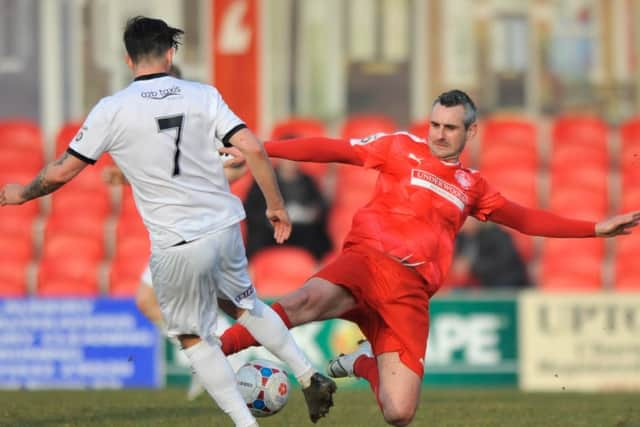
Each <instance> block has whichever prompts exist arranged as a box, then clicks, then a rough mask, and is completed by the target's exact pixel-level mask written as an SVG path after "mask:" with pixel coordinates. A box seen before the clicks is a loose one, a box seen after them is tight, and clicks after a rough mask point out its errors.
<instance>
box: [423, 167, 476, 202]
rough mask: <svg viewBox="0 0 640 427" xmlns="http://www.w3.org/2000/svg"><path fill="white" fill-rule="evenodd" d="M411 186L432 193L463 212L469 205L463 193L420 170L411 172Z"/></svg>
mask: <svg viewBox="0 0 640 427" xmlns="http://www.w3.org/2000/svg"><path fill="white" fill-rule="evenodd" d="M411 185H416V186H418V187H422V188H426V189H427V190H431V191H433V192H434V193H436V194H437V195H439V196H441V197H443V198H445V199H447V200H448V201H450V202H451V203H453V204H454V205H456V206H457V207H458V209H460V210H464V206H465V205H466V204H468V203H469V198H468V197H467V195H466V194H465V193H464V191H462V190H461V189H459V188H458V187H456V186H455V185H453V184H451V183H448V182H447V181H444V180H443V179H441V178H439V177H437V176H435V175H434V174H432V173H429V172H426V171H423V170H420V169H412V170H411Z"/></svg>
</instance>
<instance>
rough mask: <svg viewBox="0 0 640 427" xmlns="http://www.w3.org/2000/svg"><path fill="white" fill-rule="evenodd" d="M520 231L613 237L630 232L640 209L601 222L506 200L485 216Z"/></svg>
mask: <svg viewBox="0 0 640 427" xmlns="http://www.w3.org/2000/svg"><path fill="white" fill-rule="evenodd" d="M488 219H489V220H490V221H493V222H495V223H498V224H502V225H505V226H507V227H510V228H513V229H515V230H518V231H519V232H521V233H524V234H529V235H532V236H543V237H614V236H617V235H620V234H629V233H630V232H631V231H630V229H631V228H633V227H635V226H637V225H638V223H639V221H640V212H630V213H627V214H624V215H617V216H614V217H611V218H609V219H606V220H603V221H601V222H598V223H595V222H592V221H581V220H577V219H571V218H567V217H563V216H560V215H556V214H553V213H551V212H547V211H543V210H540V209H532V208H527V207H524V206H520V205H518V204H517V203H513V202H511V201H509V200H507V201H506V203H505V204H504V205H503V206H501V207H500V208H498V209H495V210H494V211H493V212H492V213H491V214H490V215H489V218H488Z"/></svg>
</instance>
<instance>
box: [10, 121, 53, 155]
mask: <svg viewBox="0 0 640 427" xmlns="http://www.w3.org/2000/svg"><path fill="white" fill-rule="evenodd" d="M0 149H1V150H2V152H3V154H4V152H5V151H6V150H17V151H21V152H22V153H24V154H25V155H26V154H28V155H30V156H35V157H39V158H40V159H43V158H44V151H43V138H42V132H40V127H39V126H38V125H37V124H36V123H34V122H32V121H29V120H23V119H13V120H12V119H8V120H6V119H5V120H2V121H0Z"/></svg>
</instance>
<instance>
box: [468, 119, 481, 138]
mask: <svg viewBox="0 0 640 427" xmlns="http://www.w3.org/2000/svg"><path fill="white" fill-rule="evenodd" d="M476 133H478V122H473V123H471V124H470V125H469V128H468V129H467V141H470V140H472V139H473V138H475V136H476Z"/></svg>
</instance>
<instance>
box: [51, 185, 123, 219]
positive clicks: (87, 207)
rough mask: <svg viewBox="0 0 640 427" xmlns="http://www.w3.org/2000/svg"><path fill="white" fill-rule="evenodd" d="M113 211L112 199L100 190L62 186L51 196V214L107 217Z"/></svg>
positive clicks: (70, 216) (75, 216)
mask: <svg viewBox="0 0 640 427" xmlns="http://www.w3.org/2000/svg"><path fill="white" fill-rule="evenodd" d="M110 213H111V199H110V198H109V197H108V196H107V195H105V194H101V193H100V192H89V191H74V190H73V189H72V188H61V189H60V190H59V191H57V192H55V193H54V194H53V195H52V197H51V214H52V215H66V216H67V217H68V218H77V217H81V216H94V217H98V218H101V219H105V218H106V217H107V216H109V214H110Z"/></svg>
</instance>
